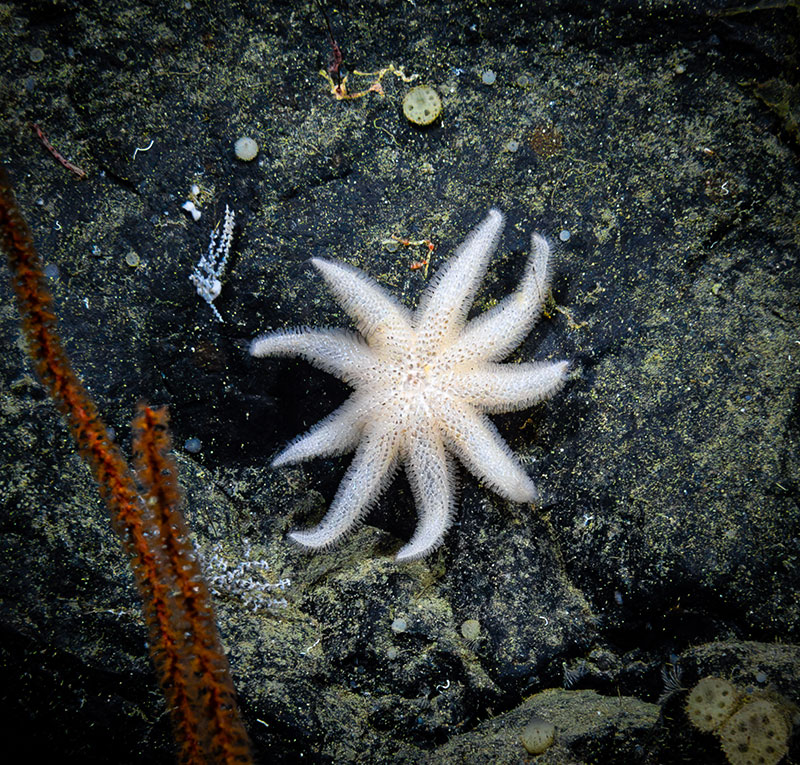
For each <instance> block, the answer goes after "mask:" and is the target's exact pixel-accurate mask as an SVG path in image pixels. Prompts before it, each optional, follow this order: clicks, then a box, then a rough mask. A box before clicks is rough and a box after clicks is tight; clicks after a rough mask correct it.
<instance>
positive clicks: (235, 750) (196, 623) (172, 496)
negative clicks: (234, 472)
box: [133, 405, 249, 763]
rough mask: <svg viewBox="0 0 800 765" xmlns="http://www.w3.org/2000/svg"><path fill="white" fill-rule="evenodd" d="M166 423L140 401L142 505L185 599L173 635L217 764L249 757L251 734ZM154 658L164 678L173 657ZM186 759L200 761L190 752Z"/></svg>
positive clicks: (180, 703)
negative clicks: (187, 516) (183, 506)
mask: <svg viewBox="0 0 800 765" xmlns="http://www.w3.org/2000/svg"><path fill="white" fill-rule="evenodd" d="M167 422H168V414H167V410H166V409H165V408H162V409H151V408H150V407H148V406H145V405H140V407H139V413H138V415H137V416H136V419H135V420H134V426H133V427H134V442H133V443H134V466H135V469H136V475H137V477H138V478H139V481H140V483H141V484H142V485H143V486H144V488H145V492H146V493H145V503H146V504H147V506H148V508H150V510H151V511H152V515H153V517H152V522H153V524H154V525H155V527H156V528H157V531H158V536H159V538H160V540H161V544H162V545H163V547H164V549H165V551H166V556H167V559H168V560H169V563H170V569H169V572H168V574H169V578H170V580H171V583H172V587H171V589H172V590H173V592H174V593H175V600H176V601H177V603H178V604H179V605H180V609H179V610H178V611H177V613H175V621H176V622H177V623H176V624H175V625H174V630H173V638H174V640H175V641H176V642H177V644H178V646H179V648H180V651H179V654H180V655H181V656H182V657H183V658H184V660H186V659H188V662H189V663H188V666H187V667H186V668H185V676H188V677H189V678H190V679H191V680H192V681H193V682H192V687H191V688H190V689H189V691H190V692H191V693H192V694H193V695H194V697H195V698H196V699H197V703H199V705H201V707H202V708H203V710H204V712H205V714H204V715H203V717H202V718H201V719H200V723H201V730H200V739H201V743H202V745H203V749H204V751H207V752H210V753H212V760H211V761H212V762H226V763H228V762H230V763H234V762H248V761H249V759H248V758H249V747H248V739H247V733H246V732H245V729H244V726H243V725H242V723H241V720H240V719H239V716H238V713H237V709H236V693H235V690H234V687H233V682H232V681H231V678H230V672H229V670H228V662H227V660H226V659H225V655H224V653H223V651H222V646H221V645H220V642H219V637H218V635H217V629H216V623H215V620H214V613H213V610H212V608H211V598H210V596H209V594H208V588H207V587H206V583H205V581H204V580H203V575H202V572H201V570H200V566H199V564H198V562H197V556H196V555H195V552H194V550H193V548H192V544H191V541H190V538H189V529H188V527H187V525H186V521H185V520H184V517H183V514H182V513H181V512H180V502H181V492H180V488H179V486H178V479H177V466H176V465H175V461H174V460H173V459H172V458H171V457H170V456H169V450H170V437H169V431H168V429H167ZM163 578H164V577H162V579H163ZM154 658H155V660H156V661H157V662H158V663H161V664H162V666H163V667H164V669H165V670H166V671H163V670H162V673H161V674H162V684H163V681H164V679H165V678H167V677H169V676H170V675H171V674H172V673H173V672H174V668H173V666H172V656H171V655H169V654H168V653H161V654H160V655H159V656H157V657H155V656H154ZM181 679H182V678H181ZM164 692H165V693H166V695H167V698H168V700H170V707H171V709H172V711H173V718H174V717H175V716H176V715H178V719H176V720H175V724H176V725H187V724H188V723H190V722H191V721H190V720H185V719H183V718H182V717H181V712H182V709H183V707H184V699H183V695H184V693H185V690H184V689H183V688H182V687H180V686H179V685H176V684H174V683H166V684H164ZM184 761H185V762H196V761H197V760H196V759H194V757H193V756H192V755H191V753H190V752H188V751H187V752H184Z"/></svg>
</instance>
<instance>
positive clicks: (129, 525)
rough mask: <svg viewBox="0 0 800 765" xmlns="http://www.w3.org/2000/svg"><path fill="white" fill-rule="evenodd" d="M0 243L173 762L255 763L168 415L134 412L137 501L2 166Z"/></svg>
mask: <svg viewBox="0 0 800 765" xmlns="http://www.w3.org/2000/svg"><path fill="white" fill-rule="evenodd" d="M0 247H2V249H4V250H5V251H6V253H7V255H8V264H9V268H10V269H11V273H12V284H13V287H14V291H15V293H16V298H17V307H18V308H19V312H20V315H21V317H22V327H23V332H24V334H25V337H26V338H27V341H28V350H29V353H30V355H31V357H32V359H33V361H34V364H35V366H36V371H37V372H38V374H39V377H40V379H41V380H42V383H43V384H44V386H45V387H46V388H47V390H48V392H49V393H50V396H51V397H52V398H53V400H54V402H55V404H56V406H57V407H58V408H59V410H60V411H61V412H62V413H63V414H64V416H65V417H66V419H67V422H68V424H69V427H70V430H71V431H72V435H73V436H74V438H75V441H76V443H77V445H78V449H79V451H80V454H81V456H82V457H83V459H84V460H85V461H86V462H87V463H88V464H89V467H90V468H91V470H92V473H93V475H94V477H95V480H96V481H97V483H98V485H99V490H100V494H101V496H102V497H103V499H104V500H105V501H106V504H107V505H108V508H109V511H110V514H111V521H112V525H113V527H114V529H115V530H116V532H117V533H118V535H119V536H120V538H121V540H122V544H123V547H124V548H125V551H126V552H127V554H128V556H129V559H130V563H131V568H132V569H133V573H134V576H135V579H136V583H137V586H138V588H139V593H140V595H141V598H142V602H143V610H144V614H145V619H146V622H147V625H148V629H149V632H150V646H151V653H152V656H153V661H154V663H155V665H156V669H157V671H158V673H159V680H160V682H161V686H162V688H163V689H164V693H165V695H166V697H167V702H168V705H169V707H170V713H171V715H172V721H173V730H174V733H175V738H176V741H177V743H178V747H179V754H180V759H181V761H182V762H185V763H192V764H193V765H194V764H195V763H230V764H233V763H242V764H243V763H249V762H252V757H251V755H250V748H249V741H248V738H247V733H246V732H245V729H244V726H243V724H242V722H241V718H240V717H239V712H238V709H237V706H236V700H235V691H234V687H233V681H232V680H231V677H230V672H229V668H228V663H227V660H226V659H225V656H224V653H223V652H222V648H221V645H220V641H219V636H218V634H217V629H216V622H215V619H214V613H213V609H212V606H211V600H210V597H209V594H208V589H207V588H206V585H205V583H204V581H203V579H202V575H201V572H200V568H199V565H198V563H197V560H196V558H195V555H194V552H193V550H192V547H191V542H190V540H189V530H188V528H187V526H186V523H185V521H184V519H183V515H182V514H181V512H180V490H179V488H178V482H177V470H176V467H175V463H174V462H173V461H172V459H171V458H170V457H169V456H168V451H169V445H170V443H169V435H168V432H167V415H166V412H165V411H163V410H152V409H149V408H148V407H141V408H140V413H139V415H138V417H137V419H136V421H135V423H134V431H135V444H134V446H135V450H136V452H137V469H138V474H139V480H140V481H141V483H142V484H143V486H144V488H145V492H146V493H145V497H144V499H143V498H142V497H140V496H139V493H138V491H137V488H136V483H135V480H134V477H133V475H132V473H131V470H130V468H129V467H128V464H127V462H126V461H125V459H124V457H123V456H122V453H121V452H120V450H119V449H118V447H117V446H116V445H115V444H114V443H113V441H112V439H111V437H110V435H109V433H108V430H107V428H106V426H105V424H104V423H103V421H102V420H101V419H100V416H99V414H98V412H97V407H96V406H95V403H94V401H93V400H92V398H91V396H90V395H89V393H88V391H87V390H86V388H85V387H84V385H83V384H82V383H81V381H80V379H79V378H78V376H77V375H76V374H75V372H74V371H73V369H72V366H71V364H70V362H69V358H68V357H67V354H66V352H65V350H64V347H63V345H62V343H61V339H60V337H59V335H58V331H57V319H56V315H55V312H54V310H53V298H52V296H51V295H50V291H49V290H48V288H47V284H46V282H45V278H44V273H43V271H42V266H41V261H40V258H39V254H38V253H37V251H36V248H35V247H34V244H33V237H32V235H31V232H30V229H29V228H28V225H27V223H26V222H25V219H24V218H23V217H22V213H21V212H20V210H19V208H18V207H17V203H16V200H15V198H14V193H13V191H12V188H11V181H10V179H9V177H8V174H7V173H6V171H5V169H4V168H3V167H2V166H0Z"/></svg>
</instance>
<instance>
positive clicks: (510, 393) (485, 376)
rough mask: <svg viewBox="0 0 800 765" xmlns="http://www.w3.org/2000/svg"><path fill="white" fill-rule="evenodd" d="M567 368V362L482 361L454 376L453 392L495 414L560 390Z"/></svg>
mask: <svg viewBox="0 0 800 765" xmlns="http://www.w3.org/2000/svg"><path fill="white" fill-rule="evenodd" d="M568 369H569V362H567V361H556V362H546V361H532V362H528V363H526V364H481V365H479V366H476V367H475V368H473V369H470V370H468V371H463V372H460V373H459V374H458V375H454V376H453V388H454V390H453V395H455V396H456V397H458V398H461V399H463V400H464V401H467V402H468V403H470V404H472V405H473V406H474V407H476V408H478V409H480V410H481V411H482V412H490V413H492V414H497V413H498V412H513V411H516V410H517V409H527V408H528V407H529V406H533V405H534V404H537V403H539V402H540V401H544V400H545V399H548V398H550V397H551V396H552V395H554V394H555V393H557V392H558V390H559V389H560V388H561V386H562V385H563V384H564V380H565V378H566V374H567V370H568Z"/></svg>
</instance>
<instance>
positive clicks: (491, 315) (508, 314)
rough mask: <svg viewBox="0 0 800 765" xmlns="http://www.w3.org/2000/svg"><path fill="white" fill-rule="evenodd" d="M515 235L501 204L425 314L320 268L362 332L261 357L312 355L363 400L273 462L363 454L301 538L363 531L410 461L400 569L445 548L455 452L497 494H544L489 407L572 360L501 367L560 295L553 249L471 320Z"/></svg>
mask: <svg viewBox="0 0 800 765" xmlns="http://www.w3.org/2000/svg"><path fill="white" fill-rule="evenodd" d="M502 229H503V215H502V213H501V212H500V211H499V210H496V209H492V210H490V211H489V214H488V215H487V217H486V218H485V219H484V220H483V221H482V222H481V224H480V225H479V226H478V227H477V228H476V229H475V230H474V231H472V233H470V235H469V236H468V237H467V239H466V241H465V242H464V243H463V244H462V245H461V246H460V247H459V248H458V250H457V251H456V253H455V255H454V256H453V257H452V258H451V259H450V260H449V261H448V262H447V263H446V264H445V265H443V266H442V267H441V268H439V270H438V271H437V273H436V275H435V276H434V277H433V278H432V279H431V282H430V284H429V285H428V287H427V288H426V290H425V292H424V293H423V295H422V298H421V300H420V303H419V306H418V308H417V310H416V311H415V312H413V313H412V312H411V311H409V310H408V309H407V308H406V307H405V306H403V305H401V304H400V303H399V302H397V300H395V298H393V297H392V296H391V295H389V294H388V293H387V292H385V291H384V290H383V288H382V287H380V285H378V283H377V282H375V281H374V280H373V279H372V278H370V277H369V276H367V274H365V273H364V272H363V271H360V270H359V269H357V268H354V267H353V266H349V265H345V264H343V263H335V262H332V261H329V260H323V259H321V258H314V259H313V260H312V261H311V262H312V263H313V264H314V266H315V267H316V268H317V269H318V270H319V271H320V273H321V274H322V276H323V277H324V279H325V281H326V282H327V283H328V287H329V288H330V290H331V292H333V294H334V296H335V297H336V299H337V300H338V301H339V302H340V303H341V305H342V307H343V308H344V309H345V310H346V311H347V313H349V314H350V316H352V318H353V319H354V320H355V322H356V325H357V327H358V332H359V333H360V334H356V333H354V332H348V331H345V330H341V329H316V330H314V329H309V328H305V327H303V328H298V329H292V330H284V331H279V332H271V333H269V334H266V335H263V336H262V337H259V338H256V339H255V340H254V341H253V343H252V345H251V347H250V353H251V354H253V355H254V356H280V355H282V356H294V355H297V356H302V357H303V358H305V359H307V360H308V361H309V362H311V363H312V364H314V365H315V366H317V367H319V368H320V369H324V370H325V371H326V372H329V373H331V374H333V375H336V376H337V377H339V378H341V379H342V380H344V381H345V382H346V383H348V384H349V385H351V386H352V387H354V388H355V392H354V393H353V395H352V396H350V398H349V399H348V400H347V401H345V403H344V404H343V405H342V406H341V407H340V408H339V409H337V410H336V411H335V412H333V414H331V415H329V416H328V417H326V418H325V419H323V420H321V421H320V422H319V423H317V424H316V425H315V426H314V427H313V428H311V430H309V431H308V433H306V434H305V435H303V436H301V437H298V438H297V439H295V440H294V441H293V442H292V443H290V444H289V446H288V447H287V448H286V449H285V450H284V451H282V452H281V453H280V454H279V455H278V456H277V457H276V458H275V460H274V461H273V462H272V465H273V467H278V466H280V465H286V464H287V463H290V462H300V461H302V460H306V459H309V458H310V457H316V456H320V455H329V454H343V453H345V452H348V451H351V450H353V449H354V448H356V447H358V448H357V449H356V453H355V457H354V458H353V462H352V464H351V465H350V467H349V469H348V471H347V473H346V475H345V477H344V479H343V480H342V483H341V485H340V486H339V490H338V492H337V493H336V497H335V498H334V500H333V503H332V504H331V506H330V508H329V510H328V513H327V515H325V517H324V518H323V520H322V522H321V523H320V524H319V525H318V526H316V527H315V528H313V529H310V530H308V531H294V532H292V533H291V534H290V538H291V539H292V540H293V541H295V542H297V543H298V544H300V545H302V546H303V547H307V548H321V547H327V546H329V545H331V544H333V543H334V542H336V541H337V540H339V539H341V538H342V537H343V536H344V535H345V534H347V533H348V532H349V531H351V530H352V529H353V528H354V526H355V525H356V524H357V522H358V521H359V520H361V519H362V518H363V516H364V515H365V514H366V512H367V510H368V509H369V507H370V505H371V504H372V503H373V502H374V501H375V500H376V499H377V498H378V496H379V495H380V493H381V492H382V491H383V490H384V489H385V488H386V486H387V484H388V483H389V481H390V480H391V478H392V476H393V474H394V472H395V470H396V468H397V466H398V464H399V463H400V462H403V463H404V464H405V469H406V472H407V474H408V479H409V482H410V484H411V490H412V492H413V494H414V499H415V501H416V504H417V509H418V513H419V523H418V525H417V528H416V531H415V533H414V536H413V538H412V539H411V541H410V542H409V543H408V544H406V545H405V546H404V547H403V548H402V549H401V550H400V552H399V553H398V554H397V560H398V561H408V560H413V559H414V558H420V557H422V556H423V555H426V554H427V553H429V552H430V551H431V550H433V549H434V548H435V547H437V546H438V545H439V544H441V542H442V538H443V536H444V533H445V532H446V531H447V528H448V526H449V525H450V523H451V522H452V519H453V514H454V511H455V499H454V497H455V484H456V476H455V469H454V466H453V460H452V459H451V458H450V456H449V454H448V452H447V451H446V450H449V451H451V452H453V453H454V454H455V455H457V456H458V458H459V459H460V460H461V462H463V463H464V465H465V466H466V467H467V468H468V469H469V470H470V471H471V472H472V473H474V474H475V475H476V476H478V478H481V479H482V480H483V481H484V482H485V483H486V484H487V485H488V486H490V487H491V488H492V489H493V490H494V491H496V492H497V493H498V494H500V495H502V496H503V497H506V498H507V499H510V500H512V501H514V502H533V501H534V500H535V499H536V498H537V492H536V487H535V486H534V484H533V481H532V480H531V479H530V478H529V477H528V475H527V474H526V473H525V471H524V470H523V469H522V467H521V466H520V464H519V462H518V461H517V460H516V458H515V457H514V454H513V453H512V451H511V449H510V448H509V447H508V444H506V442H505V441H504V440H503V439H502V438H501V436H500V434H499V433H498V432H497V430H496V428H495V427H494V425H493V424H492V423H491V422H490V421H489V419H488V418H487V417H486V415H485V413H496V412H510V411H513V410H516V409H523V408H526V407H529V406H532V405H533V404H535V403H536V402H538V401H541V400H543V399H545V398H548V397H550V396H552V395H553V394H554V393H555V392H556V391H557V390H558V389H559V388H560V387H561V385H562V384H563V382H564V378H565V375H566V372H567V368H568V362H566V361H558V362H553V363H545V362H528V363H524V364H507V365H504V364H498V363H496V362H497V361H499V360H501V359H503V358H505V357H506V356H507V355H508V354H509V353H510V352H511V351H512V350H513V349H514V348H516V346H517V345H519V343H520V342H521V341H522V339H523V338H524V337H525V335H527V334H528V332H529V331H530V329H531V327H532V326H533V324H534V322H535V321H536V318H537V316H538V315H539V311H540V309H541V306H542V302H543V300H544V298H545V296H546V294H547V289H548V279H547V261H548V258H549V255H550V248H549V247H548V245H547V242H546V241H545V240H544V239H543V238H542V237H541V236H539V235H537V234H534V235H533V237H532V242H531V247H532V253H531V256H530V258H529V260H528V263H527V266H526V269H525V275H524V277H523V279H522V283H521V285H520V287H519V289H518V290H517V292H516V293H514V294H513V295H509V296H508V297H507V298H505V299H504V300H503V301H502V302H500V303H499V304H498V305H497V306H495V307H494V308H492V309H491V310H489V311H486V312H485V313H483V314H481V315H480V316H478V317H476V318H475V319H472V320H471V321H469V322H467V320H466V319H467V311H468V310H469V308H470V306H471V305H472V301H473V300H474V298H475V293H476V291H477V289H478V285H479V284H480V281H481V279H482V277H483V274H484V272H485V271H486V267H487V264H488V261H489V258H490V257H491V255H492V253H493V252H494V250H495V248H496V246H497V241H498V239H499V237H500V233H501V231H502Z"/></svg>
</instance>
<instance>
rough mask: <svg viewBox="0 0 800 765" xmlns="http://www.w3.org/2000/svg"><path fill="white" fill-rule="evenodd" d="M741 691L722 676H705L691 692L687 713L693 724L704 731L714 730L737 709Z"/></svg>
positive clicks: (687, 703) (687, 702)
mask: <svg viewBox="0 0 800 765" xmlns="http://www.w3.org/2000/svg"><path fill="white" fill-rule="evenodd" d="M738 701H739V691H737V690H736V688H735V687H734V686H733V685H732V684H731V683H729V682H728V681H727V680H723V679H722V678H721V677H704V678H703V679H702V680H701V681H700V682H699V683H698V684H697V685H696V686H695V687H694V688H693V689H692V692H691V693H690V694H689V698H688V699H687V701H686V714H687V715H688V716H689V720H691V722H692V724H693V725H694V726H695V727H696V728H699V729H700V730H702V731H707V732H710V731H714V730H716V729H717V728H719V727H720V725H722V723H724V722H725V720H727V719H728V718H729V717H730V716H731V714H733V711H734V710H735V709H736V704H737V703H738Z"/></svg>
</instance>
